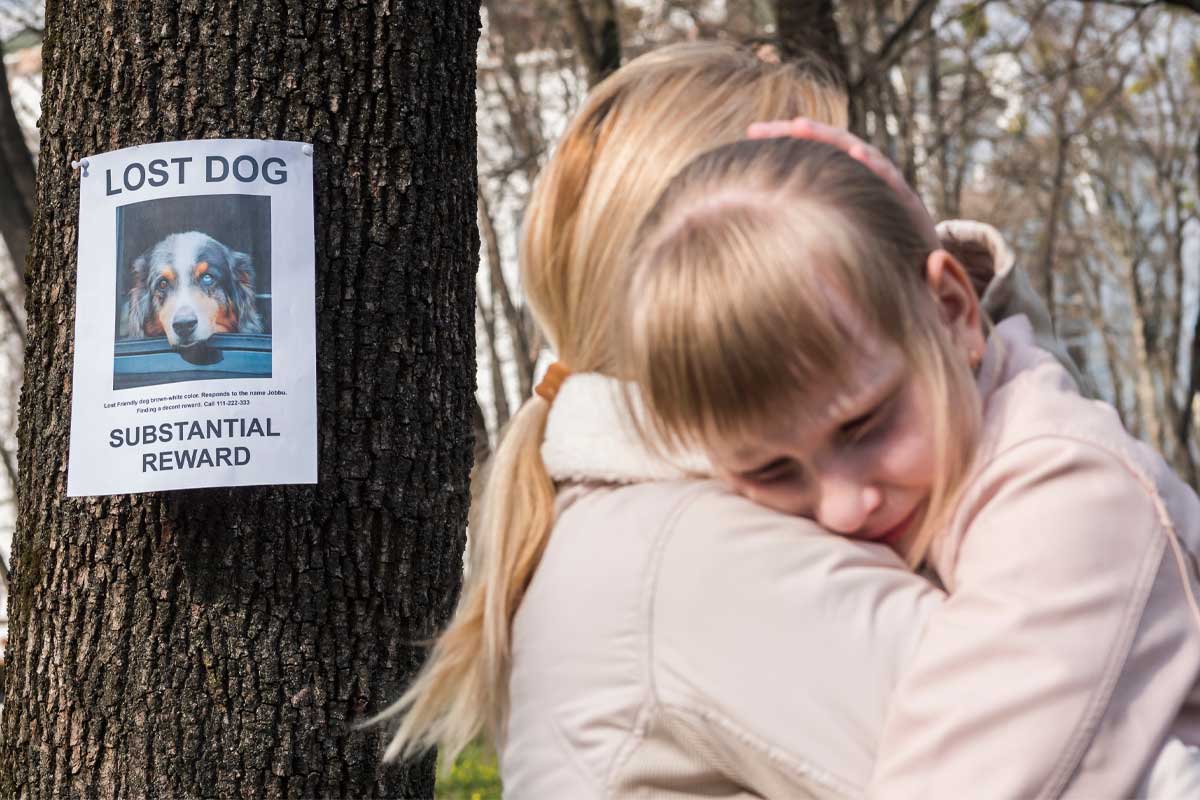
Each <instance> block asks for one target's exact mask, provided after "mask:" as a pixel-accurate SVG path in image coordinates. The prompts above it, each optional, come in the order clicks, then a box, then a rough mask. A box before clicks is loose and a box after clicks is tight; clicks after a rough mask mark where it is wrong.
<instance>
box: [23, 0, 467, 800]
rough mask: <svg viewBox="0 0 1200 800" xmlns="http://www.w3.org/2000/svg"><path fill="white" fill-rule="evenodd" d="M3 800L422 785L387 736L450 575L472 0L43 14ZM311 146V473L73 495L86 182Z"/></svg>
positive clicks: (394, 793)
mask: <svg viewBox="0 0 1200 800" xmlns="http://www.w3.org/2000/svg"><path fill="white" fill-rule="evenodd" d="M47 16H48V20H47V27H48V36H47V39H46V43H45V53H44V55H45V96H44V101H43V113H42V120H43V122H42V133H43V143H42V151H41V169H40V171H39V173H40V174H39V179H38V194H37V197H38V213H37V218H36V220H35V222H34V230H33V238H32V242H31V247H30V260H29V279H30V293H29V322H30V328H29V332H30V337H29V346H28V349H27V352H26V361H25V364H26V368H25V369H26V371H25V390H24V393H23V396H22V401H21V412H20V433H19V437H20V445H21V455H20V468H21V476H20V478H21V483H20V496H19V512H18V514H19V518H18V527H17V532H16V535H15V540H14V570H13V571H14V577H15V583H14V586H13V591H12V601H11V606H10V612H11V617H12V627H11V638H10V642H9V648H8V653H7V658H8V670H7V681H6V684H5V695H6V698H7V701H8V702H7V706H6V708H5V709H4V717H3V735H2V741H0V796H3V797H28V798H42V797H72V798H75V797H101V798H110V797H111V798H116V797H122V798H143V797H162V798H166V797H171V798H180V797H199V796H204V797H216V796H219V797H243V798H272V797H347V798H349V797H353V798H363V797H379V796H386V797H430V796H432V793H433V773H432V759H431V758H427V759H424V760H422V762H421V763H419V764H410V765H407V766H405V767H402V768H395V767H393V768H385V767H382V766H381V765H380V763H379V749H380V744H381V741H380V740H381V733H380V731H379V730H378V729H376V730H369V731H362V730H353V729H352V728H351V724H352V723H353V722H354V721H355V720H358V719H361V718H362V717H363V716H365V715H367V714H369V713H371V712H374V711H376V710H379V709H380V708H382V707H383V706H384V705H385V704H386V703H387V702H389V701H390V700H393V699H395V698H396V697H397V696H398V694H399V692H400V690H401V688H402V686H403V685H404V684H405V682H406V681H407V680H408V679H409V678H410V677H411V675H412V674H413V672H414V670H416V668H417V667H418V665H419V664H420V662H421V661H422V658H423V656H424V650H423V647H422V643H423V642H424V641H425V640H427V639H428V638H429V637H430V636H431V635H432V634H433V633H434V632H435V630H436V629H437V627H438V626H439V625H440V624H441V623H442V622H443V621H444V620H445V619H446V617H447V615H448V613H449V611H450V609H451V607H452V603H453V601H454V599H455V596H456V594H457V591H458V588H459V584H460V577H461V564H462V562H461V553H462V547H463V537H464V523H465V520H466V513H467V497H468V485H467V481H468V473H469V470H470V468H471V451H472V436H471V417H472V411H473V402H472V390H473V387H474V378H475V367H474V352H475V349H474V338H473V334H474V274H475V267H476V260H477V255H478V234H477V232H476V228H475V188H476V187H475V152H476V151H475V123H474V69H475V43H476V38H477V36H478V24H479V18H478V2H477V0H406V2H400V0H380V2H375V3H371V4H367V3H352V2H349V0H342V1H338V0H327V2H324V3H321V4H319V5H318V4H315V3H308V2H301V0H289V1H288V2H275V1H273V0H245V2H240V3H238V2H230V0H218V2H213V3H201V2H197V0H183V2H181V3H176V2H171V1H170V0H141V1H140V2H121V3H103V4H94V3H85V2H82V0H62V1H61V2H53V3H51V4H49V8H48V9H47ZM222 136H239V137H267V138H278V139H293V140H306V141H311V142H313V143H314V145H315V147H316V153H315V176H314V177H315V186H316V190H315V191H316V215H317V216H316V231H317V242H316V245H317V246H316V253H317V270H316V273H317V336H318V404H319V409H320V411H319V425H320V427H319V447H320V476H321V482H320V484H318V485H317V486H315V487H263V488H253V489H229V490H193V491H185V492H168V493H158V494H144V495H140V496H116V497H108V498H91V499H67V498H66V496H65V489H66V480H65V477H66V471H65V469H66V461H67V444H68V425H69V418H70V399H71V368H72V340H73V336H72V331H73V324H74V304H75V270H76V244H77V242H76V232H77V225H76V217H77V211H78V197H79V195H78V186H77V181H78V176H77V175H76V174H73V173H72V170H71V167H70V163H71V160H72V159H74V158H79V157H80V156H82V155H85V154H88V153H95V152H100V151H105V150H109V149H112V148H117V147H124V146H127V145H133V144H139V143H144V142H153V141H166V140H173V139H189V138H205V137H222Z"/></svg>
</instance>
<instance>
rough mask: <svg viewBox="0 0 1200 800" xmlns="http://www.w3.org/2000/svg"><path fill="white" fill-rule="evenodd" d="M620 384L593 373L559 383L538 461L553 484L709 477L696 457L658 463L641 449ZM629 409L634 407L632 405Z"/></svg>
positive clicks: (702, 460) (700, 457) (708, 468)
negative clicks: (557, 482)
mask: <svg viewBox="0 0 1200 800" xmlns="http://www.w3.org/2000/svg"><path fill="white" fill-rule="evenodd" d="M626 389H628V390H629V391H631V392H634V394H633V395H632V396H633V397H635V398H636V390H634V389H632V388H631V387H627V386H626V385H624V384H623V383H622V382H621V381H618V380H617V379H615V378H610V377H608V376H606V375H601V374H599V373H596V372H584V373H576V374H572V375H571V376H570V377H568V378H567V379H566V381H564V382H563V385H562V388H560V389H559V391H558V396H557V397H555V398H554V404H553V405H552V406H551V407H550V415H549V417H548V418H547V420H546V435H545V438H544V439H543V441H542V461H543V462H545V464H546V471H547V472H548V473H549V474H550V477H551V478H552V479H553V480H555V481H573V482H601V483H644V482H647V481H668V480H679V479H682V478H694V477H709V476H710V475H711V473H712V467H711V465H710V464H709V462H708V460H707V459H706V458H705V457H704V456H703V455H701V454H699V453H686V454H680V455H679V456H677V457H675V458H672V459H669V460H668V459H664V458H662V457H660V456H658V455H657V454H656V453H654V452H653V451H652V450H651V449H650V448H648V447H646V445H644V444H643V443H642V441H641V439H640V438H639V437H638V434H637V432H636V431H635V430H634V426H633V424H632V422H631V420H630V419H629V413H628V411H627V410H626V406H625V403H624V402H623V399H622V392H623V391H624V390H626ZM635 407H637V408H640V404H639V403H636V401H635Z"/></svg>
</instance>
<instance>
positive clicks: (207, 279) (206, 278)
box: [200, 272, 217, 286]
mask: <svg viewBox="0 0 1200 800" xmlns="http://www.w3.org/2000/svg"><path fill="white" fill-rule="evenodd" d="M216 282H217V279H216V278H214V277H213V276H212V275H209V274H208V273H207V272H206V273H204V274H203V275H201V276H200V285H201V286H212V285H213V284H214V283H216Z"/></svg>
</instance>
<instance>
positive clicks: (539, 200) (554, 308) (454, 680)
mask: <svg viewBox="0 0 1200 800" xmlns="http://www.w3.org/2000/svg"><path fill="white" fill-rule="evenodd" d="M800 115H803V116H808V117H812V118H816V119H820V120H822V121H824V122H826V123H829V124H832V125H841V126H844V125H845V124H846V99H845V96H844V95H843V94H842V92H841V91H840V90H839V89H837V88H836V87H835V86H834V84H833V83H832V82H831V81H829V80H827V79H825V78H824V77H823V76H822V75H820V74H819V73H818V72H815V71H814V70H813V68H811V67H800V66H797V65H789V64H783V65H780V64H768V63H764V62H762V61H759V60H758V59H757V58H755V57H754V56H753V55H752V54H751V53H749V52H747V51H743V50H741V49H739V48H736V47H733V46H730V45H724V44H716V43H698V44H687V45H676V46H671V47H664V48H662V49H660V50H656V51H653V52H651V53H648V54H646V55H643V56H641V57H639V58H637V59H635V60H634V61H631V62H630V63H629V64H627V65H626V66H624V67H622V68H621V69H619V70H617V71H616V72H615V73H614V74H613V75H611V76H610V77H609V78H607V79H606V80H605V81H603V82H602V83H600V84H599V85H597V86H596V87H595V88H594V89H593V90H592V92H591V93H590V94H589V95H588V97H587V99H586V101H585V103H584V105H583V108H582V109H581V110H580V112H579V114H578V115H577V116H576V117H575V118H574V120H573V121H572V122H571V123H570V125H569V127H568V128H567V131H566V133H565V134H564V136H563V138H562V140H561V141H560V142H559V144H558V148H557V151H556V152H555V153H554V155H553V156H552V158H551V159H550V161H549V163H548V164H547V165H546V167H545V169H544V170H543V172H542V174H541V176H540V178H539V180H538V183H537V185H536V186H535V188H534V190H533V194H532V197H531V198H530V203H529V209H528V212H527V213H526V216H525V222H524V231H523V237H522V247H521V276H522V280H523V284H524V289H525V295H526V298H527V299H528V302H529V305H530V307H531V308H532V310H533V312H534V315H535V317H536V319H537V321H538V322H539V324H540V325H541V326H542V329H543V330H544V332H545V333H546V335H547V337H548V339H549V341H550V342H551V344H552V345H553V347H554V349H555V351H556V352H557V354H558V357H559V359H560V360H561V361H563V362H565V363H566V364H567V365H568V366H569V367H570V368H571V369H572V370H574V371H576V372H584V371H590V372H603V373H608V374H613V373H614V371H615V367H616V360H615V357H614V355H615V348H614V346H613V342H612V341H611V338H610V331H611V329H612V321H613V317H614V300H615V299H616V298H615V297H614V295H615V293H616V290H617V289H618V288H619V287H620V286H621V285H622V284H623V281H624V280H625V278H626V277H627V273H628V268H629V263H630V262H629V256H630V248H631V244H632V241H633V236H634V234H635V232H636V230H637V226H638V224H639V223H640V222H641V220H642V217H643V216H644V215H645V213H646V212H647V211H648V210H649V209H650V207H651V205H652V204H653V202H654V199H655V198H656V197H657V196H658V194H659V192H660V191H661V190H662V189H663V187H664V186H666V184H667V182H668V180H669V179H670V177H671V176H672V175H673V174H674V173H675V172H676V171H677V170H678V169H680V168H681V167H683V165H684V164H686V163H687V162H688V161H689V160H690V159H691V158H692V157H693V156H695V155H697V154H699V153H701V152H703V151H704V150H706V149H708V148H709V147H712V146H713V145H714V144H720V143H722V142H728V141H733V140H736V139H738V138H741V137H742V136H743V135H744V134H745V131H746V128H747V126H748V125H749V124H750V123H751V122H754V121H757V120H769V119H781V118H790V117H795V116H800ZM548 412H549V404H548V403H547V402H546V401H545V400H544V399H542V398H540V397H536V396H535V397H531V398H529V399H528V400H526V401H525V403H524V404H523V405H522V406H521V408H520V410H519V411H518V412H517V413H516V415H515V416H514V417H513V419H512V420H511V421H510V423H509V425H508V428H507V430H506V431H505V433H504V435H503V437H502V440H501V442H500V444H499V447H498V448H497V451H496V453H495V456H494V457H493V460H492V462H491V464H490V468H489V470H488V475H487V482H486V486H485V488H484V491H483V494H482V498H481V513H480V516H479V518H478V524H477V525H475V526H474V527H473V529H472V532H471V533H472V536H471V545H470V568H469V570H468V574H467V577H466V586H465V588H464V591H463V595H462V598H461V599H460V601H459V605H458V609H457V610H456V612H455V615H454V618H453V619H452V620H451V622H450V624H449V626H448V627H447V628H446V630H445V631H444V632H443V633H442V635H441V636H440V637H439V638H438V640H437V642H436V643H435V645H434V647H433V650H432V653H431V655H430V658H429V660H428V662H427V663H426V664H425V667H424V668H423V670H422V671H421V673H420V674H419V675H418V676H417V679H416V680H415V682H414V683H413V684H412V686H411V687H410V688H409V689H408V691H407V692H405V693H404V695H403V696H402V697H401V698H400V700H398V701H397V702H396V703H395V704H394V705H393V706H392V707H390V708H389V709H387V710H386V711H384V712H383V713H382V714H380V715H379V717H377V718H376V719H382V718H384V717H387V716H391V715H394V714H401V715H403V718H402V720H401V722H400V724H399V727H398V730H397V732H396V734H395V736H394V738H393V739H392V741H391V743H390V745H389V746H388V748H387V752H386V755H385V757H386V758H388V759H391V758H395V757H410V756H413V755H416V754H418V753H420V752H423V751H424V750H426V749H427V748H429V747H433V746H435V745H440V746H442V747H443V748H444V753H443V755H444V757H445V758H446V759H447V763H449V761H451V760H452V759H453V758H454V756H455V755H456V754H457V753H458V751H459V750H460V749H461V748H462V747H463V745H464V744H466V743H467V742H468V741H470V740H471V739H472V738H473V737H474V736H475V735H477V734H478V733H480V731H484V732H485V733H486V734H488V735H490V736H492V737H493V738H496V737H498V735H499V732H500V731H501V729H502V726H503V722H504V720H505V718H506V715H507V708H508V676H509V669H510V658H511V651H510V647H511V628H512V622H513V617H514V615H515V614H516V611H517V607H518V605H519V604H520V602H521V598H522V596H523V595H524V592H525V589H526V587H527V586H528V585H529V582H530V580H531V579H532V577H533V573H534V571H535V570H536V569H537V565H538V562H539V561H540V559H541V556H542V552H543V550H544V549H545V547H546V543H547V541H548V539H549V536H550V530H551V528H552V527H553V525H554V520H555V512H554V500H555V486H554V483H553V482H552V481H551V479H550V477H549V475H548V474H547V472H546V468H545V465H544V464H543V463H542V458H541V443H542V439H543V436H544V434H545V428H546V418H547V414H548Z"/></svg>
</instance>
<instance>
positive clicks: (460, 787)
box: [434, 741, 500, 800]
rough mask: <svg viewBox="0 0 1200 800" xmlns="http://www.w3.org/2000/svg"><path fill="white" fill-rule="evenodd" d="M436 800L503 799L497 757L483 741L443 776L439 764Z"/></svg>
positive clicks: (467, 749) (460, 758)
mask: <svg viewBox="0 0 1200 800" xmlns="http://www.w3.org/2000/svg"><path fill="white" fill-rule="evenodd" d="M434 797H435V798H437V800H500V767H499V766H498V765H497V764H496V754H495V753H494V752H492V749H491V748H490V747H488V746H487V745H485V744H483V743H482V742H478V741H476V742H472V743H471V744H469V745H467V746H466V748H464V749H463V751H462V753H460V754H459V756H458V760H456V761H455V762H454V766H453V767H451V768H450V772H448V773H443V771H442V765H441V764H440V763H439V764H438V782H437V789H436V791H435V793H434Z"/></svg>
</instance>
